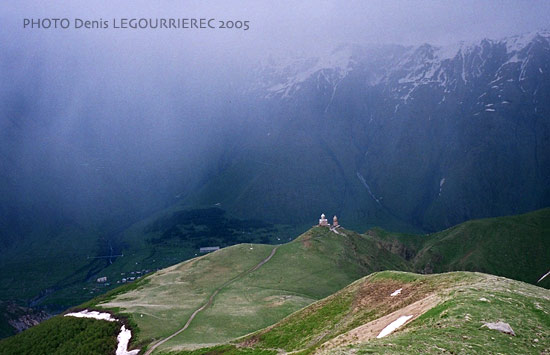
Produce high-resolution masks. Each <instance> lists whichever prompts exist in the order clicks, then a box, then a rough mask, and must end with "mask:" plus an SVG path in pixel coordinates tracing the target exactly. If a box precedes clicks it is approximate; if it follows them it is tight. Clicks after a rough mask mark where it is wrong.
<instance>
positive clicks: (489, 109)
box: [485, 108, 496, 112]
mask: <svg viewBox="0 0 550 355" xmlns="http://www.w3.org/2000/svg"><path fill="white" fill-rule="evenodd" d="M485 111H487V112H495V111H496V110H495V109H494V108H486V109H485Z"/></svg>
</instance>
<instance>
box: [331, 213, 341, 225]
mask: <svg viewBox="0 0 550 355" xmlns="http://www.w3.org/2000/svg"><path fill="white" fill-rule="evenodd" d="M332 227H333V228H336V227H340V225H339V224H338V217H336V216H334V217H333V218H332Z"/></svg>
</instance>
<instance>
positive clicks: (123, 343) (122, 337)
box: [116, 325, 139, 355]
mask: <svg viewBox="0 0 550 355" xmlns="http://www.w3.org/2000/svg"><path fill="white" fill-rule="evenodd" d="M130 338H132V331H131V330H130V329H126V327H125V326H124V325H123V326H122V328H120V333H119V334H118V336H117V337H116V339H117V340H118V347H117V349H116V355H135V354H137V353H139V349H136V350H132V351H128V343H129V342H130Z"/></svg>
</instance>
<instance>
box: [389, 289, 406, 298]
mask: <svg viewBox="0 0 550 355" xmlns="http://www.w3.org/2000/svg"><path fill="white" fill-rule="evenodd" d="M401 290H403V289H402V288H400V289H399V290H395V291H393V293H392V294H391V295H390V296H391V297H395V296H397V295H399V294H400V293H401Z"/></svg>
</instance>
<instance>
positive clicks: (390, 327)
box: [376, 315, 412, 339]
mask: <svg viewBox="0 0 550 355" xmlns="http://www.w3.org/2000/svg"><path fill="white" fill-rule="evenodd" d="M411 318H412V315H410V316H401V317H399V318H397V319H396V320H394V321H393V322H391V323H390V324H389V325H387V326H386V328H384V329H382V331H381V332H380V334H378V336H377V337H376V338H378V339H379V338H383V337H385V336H387V335H390V334H391V333H393V332H394V331H395V330H396V329H397V328H399V327H400V326H402V325H403V324H405V323H406V322H407V321H408V320H409V319H411Z"/></svg>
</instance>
